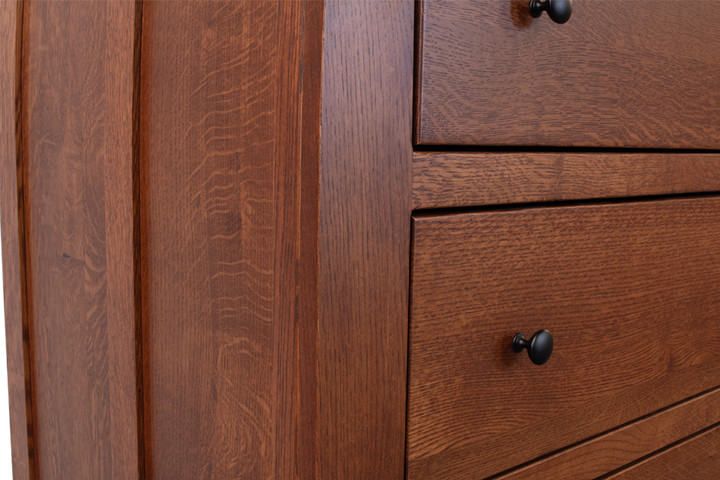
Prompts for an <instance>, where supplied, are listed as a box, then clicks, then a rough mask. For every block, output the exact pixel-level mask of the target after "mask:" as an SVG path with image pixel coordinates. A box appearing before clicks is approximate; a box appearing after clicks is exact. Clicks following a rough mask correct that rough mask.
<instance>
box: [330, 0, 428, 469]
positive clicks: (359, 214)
mask: <svg viewBox="0 0 720 480" xmlns="http://www.w3.org/2000/svg"><path fill="white" fill-rule="evenodd" d="M413 21H414V3H413V2H409V1H400V2H395V1H391V2H386V1H366V0H358V1H344V0H342V1H335V0H331V1H328V2H326V5H325V40H324V41H325V47H324V57H323V93H322V95H323V107H322V130H321V132H322V134H321V145H322V148H321V161H320V162H321V163H320V177H321V180H320V188H321V192H320V238H319V261H320V269H319V302H320V303H319V329H318V332H319V333H318V443H317V445H318V447H317V448H318V451H317V455H318V477H319V478H322V479H328V480H331V479H339V478H342V479H348V480H350V479H368V478H372V479H398V478H402V477H403V474H404V466H405V458H404V446H405V398H406V393H405V387H406V363H407V362H406V359H407V315H408V284H409V280H408V277H409V257H410V255H409V250H410V210H411V207H410V200H411V198H410V195H411V162H412V145H411V117H412V113H411V102H412V95H413V91H412V75H413V61H412V60H413V59H412V53H413Z"/></svg>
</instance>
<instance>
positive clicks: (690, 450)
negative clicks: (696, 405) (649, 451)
mask: <svg viewBox="0 0 720 480" xmlns="http://www.w3.org/2000/svg"><path fill="white" fill-rule="evenodd" d="M718 476H720V425H718V426H715V427H713V428H711V429H708V430H707V431H706V432H703V433H702V434H700V435H697V436H695V437H693V438H690V439H688V440H687V441H685V442H682V443H679V444H678V445H675V446H673V447H672V448H669V449H667V450H665V451H663V452H660V453H658V454H657V455H654V456H652V457H650V458H648V459H646V460H644V461H642V462H640V463H638V464H637V465H633V466H632V467H629V468H627V469H626V470H623V471H621V472H618V473H616V474H614V475H611V476H609V477H607V478H606V479H605V480H648V479H652V480H677V479H681V478H682V479H695V480H713V479H716V478H718Z"/></svg>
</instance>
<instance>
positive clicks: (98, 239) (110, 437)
mask: <svg viewBox="0 0 720 480" xmlns="http://www.w3.org/2000/svg"><path fill="white" fill-rule="evenodd" d="M134 27H135V2H127V1H109V2H25V7H24V20H23V71H22V110H23V111H22V115H23V122H22V142H23V146H22V149H23V164H24V176H25V177H24V182H25V191H24V194H25V206H26V208H25V215H26V218H25V225H26V228H27V229H26V239H27V243H28V246H27V252H28V267H27V272H28V275H27V282H28V315H29V324H30V345H31V347H32V355H31V369H32V382H33V415H34V425H33V427H34V428H33V431H34V435H35V440H36V452H37V454H36V467H37V472H36V473H37V476H38V478H42V479H44V480H45V479H67V478H73V479H87V480H98V479H110V478H112V479H137V478H138V472H139V468H140V467H139V460H138V443H137V442H138V432H137V427H138V424H137V417H136V398H137V393H136V370H135V351H136V350H135V303H134V286H133V259H134V256H133V197H132V104H133V44H134V39H135V38H134V33H135V28H134Z"/></svg>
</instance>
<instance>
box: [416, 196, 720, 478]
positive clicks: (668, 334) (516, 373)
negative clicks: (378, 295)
mask: <svg viewBox="0 0 720 480" xmlns="http://www.w3.org/2000/svg"><path fill="white" fill-rule="evenodd" d="M719 219H720V198H718V197H706V198H698V199H676V200H667V201H655V202H637V203H621V204H609V205H588V206H576V207H557V208H537V209H515V210H508V211H502V210H501V211H491V212H486V213H476V214H469V213H468V214H457V215H449V216H427V217H424V216H419V217H416V218H415V224H414V244H413V245H414V246H413V260H412V262H413V266H412V275H413V277H412V278H413V280H412V294H411V295H412V300H411V302H412V303H411V326H410V359H409V366H410V367H409V368H410V372H409V387H408V478H410V479H417V478H426V479H429V478H454V479H462V478H484V477H485V476H488V475H493V474H496V473H498V472H500V471H503V470H505V469H508V468H510V467H512V466H514V465H517V464H519V463H523V462H526V461H529V460H531V459H533V458H537V457H538V456H540V455H545V454H548V453H550V452H553V451H555V450H557V449H559V448H562V447H565V446H568V445H571V444H574V443H577V442H579V441H581V440H583V439H586V438H588V437H590V436H593V435H597V434H599V433H602V432H604V431H606V430H608V429H610V428H614V427H617V426H619V425H622V424H624V423H626V422H629V421H632V420H633V419H635V418H638V417H640V416H642V415H647V414H649V413H651V412H654V411H656V410H658V409H660V408H664V407H667V406H668V405H671V404H673V403H676V402H679V401H681V400H683V399H684V398H687V397H688V396H690V395H694V394H698V393H700V392H703V391H705V390H708V389H710V388H713V387H715V386H716V385H718V384H720V363H718V362H717V360H716V359H717V358H718V355H720V332H718V331H717V329H716V328H714V322H715V321H716V318H717V315H716V314H717V311H718V308H720V292H719V291H718V289H717V288H716V285H717V284H718V281H720V251H718V249H717V239H718V238H719V237H720V220H719ZM541 328H546V329H548V330H550V331H551V332H552V333H553V336H554V338H555V351H554V352H553V356H552V358H551V359H550V361H549V362H548V363H547V364H545V365H544V366H542V367H538V366H536V365H533V364H532V363H531V362H530V361H529V360H528V358H527V355H524V354H523V355H520V354H515V353H513V352H512V349H511V348H510V343H511V340H512V337H513V335H514V334H516V333H517V332H524V333H526V334H528V335H530V334H532V333H533V332H535V331H536V330H539V329H541Z"/></svg>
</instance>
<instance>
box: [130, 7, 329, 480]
mask: <svg viewBox="0 0 720 480" xmlns="http://www.w3.org/2000/svg"><path fill="white" fill-rule="evenodd" d="M323 6H324V5H323V3H322V2H304V1H300V2H286V1H275V2H236V1H224V2H205V1H190V2H146V3H145V5H144V10H143V24H142V32H143V35H142V54H141V59H142V60H141V61H142V66H141V82H140V158H139V163H140V176H141V193H140V210H141V229H142V233H141V250H142V253H141V257H142V282H143V286H142V295H143V312H142V319H143V334H142V338H143V345H144V350H143V358H144V370H143V381H144V384H145V405H144V406H145V444H146V458H147V473H148V476H149V477H151V478H154V479H172V480H182V479H192V480H195V479H198V478H212V479H213V480H221V479H235V478H247V479H256V478H257V479H266V478H290V477H291V476H292V475H295V474H297V475H301V476H302V477H301V478H313V477H314V476H315V471H316V461H315V457H316V454H315V439H316V432H315V420H316V416H317V412H316V408H317V403H316V401H315V399H316V396H317V384H316V383H317V382H316V376H315V372H316V370H317V364H316V358H317V357H316V353H315V350H316V348H317V347H316V341H317V340H316V339H317V302H313V301H312V299H313V298H315V299H317V288H318V287H317V280H316V279H317V251H318V240H317V232H318V225H317V218H318V217H317V211H318V189H319V187H318V185H319V180H318V175H319V151H318V149H319V127H320V107H319V92H320V76H319V70H320V62H321V55H322V49H321V48H320V45H319V42H320V41H321V39H322V25H323V23H322V18H323ZM313 276H314V277H315V280H313ZM305 297H307V299H305ZM301 298H302V299H303V300H301Z"/></svg>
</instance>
